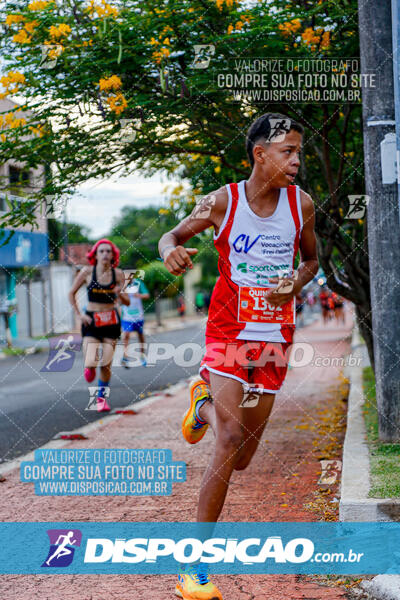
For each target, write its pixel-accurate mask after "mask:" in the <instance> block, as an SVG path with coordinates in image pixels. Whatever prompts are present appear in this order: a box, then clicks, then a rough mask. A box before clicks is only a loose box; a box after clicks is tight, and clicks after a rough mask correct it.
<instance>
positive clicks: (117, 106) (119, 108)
mask: <svg viewBox="0 0 400 600" xmlns="http://www.w3.org/2000/svg"><path fill="white" fill-rule="evenodd" d="M106 102H107V104H108V105H109V107H110V109H111V110H112V111H113V112H115V113H116V114H117V115H119V114H121V113H122V112H124V110H125V108H126V107H127V106H128V103H127V101H126V99H125V96H124V95H123V94H122V93H121V92H117V93H116V94H115V95H114V96H109V97H108V98H106Z"/></svg>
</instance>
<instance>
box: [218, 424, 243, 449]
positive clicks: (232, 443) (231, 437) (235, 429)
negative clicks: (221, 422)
mask: <svg viewBox="0 0 400 600" xmlns="http://www.w3.org/2000/svg"><path fill="white" fill-rule="evenodd" d="M217 439H218V440H219V441H220V442H221V444H222V445H223V446H224V447H225V448H230V449H235V450H236V449H238V448H240V446H241V445H242V444H243V439H244V437H243V431H242V428H241V427H240V426H239V425H238V426H236V425H235V426H232V427H230V426H229V425H228V424H226V425H225V427H224V429H223V430H222V431H221V432H220V433H219V434H218V436H217Z"/></svg>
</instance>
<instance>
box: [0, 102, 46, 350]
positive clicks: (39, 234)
mask: <svg viewBox="0 0 400 600" xmlns="http://www.w3.org/2000/svg"><path fill="white" fill-rule="evenodd" d="M17 106H18V104H17V103H15V102H13V101H11V100H9V99H1V100H0V114H3V115H4V114H7V113H8V112H11V111H12V110H14V109H15V108H16V107H17ZM18 116H19V117H24V116H25V118H26V117H27V116H29V113H28V111H21V112H19V113H18ZM44 182H45V168H44V166H38V167H37V168H34V169H33V168H29V169H28V168H26V167H25V166H24V165H23V164H21V163H20V162H18V161H16V160H15V161H14V160H8V161H7V162H5V163H3V164H1V165H0V223H1V216H2V215H4V214H5V213H6V212H7V211H8V210H9V208H8V206H7V200H8V201H11V202H15V203H17V202H20V201H21V198H26V197H27V196H29V195H30V194H32V193H34V192H35V191H37V190H38V189H40V188H42V187H43V186H44ZM6 190H7V191H6ZM42 212H43V214H42ZM35 216H36V222H37V228H35V230H34V231H32V228H31V226H30V225H26V226H22V227H18V228H17V229H14V230H11V229H5V228H1V225H0V233H1V239H0V313H2V314H1V315H0V316H2V317H4V313H5V312H7V311H9V312H11V311H12V307H13V306H14V305H16V303H17V289H16V283H17V281H18V279H19V278H21V274H23V267H29V268H30V269H31V271H30V273H29V277H30V278H31V279H32V280H34V279H35V278H36V279H37V280H43V279H44V277H43V273H44V272H45V271H46V270H48V268H49V244H48V232H47V218H46V214H45V211H41V210H40V208H38V209H37V211H36V215H35ZM11 233H12V235H10V234H11ZM32 274H34V277H32ZM30 300H32V298H31V299H30ZM40 303H43V298H42V299H41V300H40ZM20 314H21V307H19V308H18V306H17V309H16V311H14V312H13V313H12V314H11V316H10V317H9V327H10V330H11V337H12V338H13V339H16V338H17V337H18V334H19V332H18V320H19V315H20ZM30 318H31V319H33V316H32V315H31V316H30ZM4 337H5V319H3V318H1V319H0V340H1V339H3V340H4Z"/></svg>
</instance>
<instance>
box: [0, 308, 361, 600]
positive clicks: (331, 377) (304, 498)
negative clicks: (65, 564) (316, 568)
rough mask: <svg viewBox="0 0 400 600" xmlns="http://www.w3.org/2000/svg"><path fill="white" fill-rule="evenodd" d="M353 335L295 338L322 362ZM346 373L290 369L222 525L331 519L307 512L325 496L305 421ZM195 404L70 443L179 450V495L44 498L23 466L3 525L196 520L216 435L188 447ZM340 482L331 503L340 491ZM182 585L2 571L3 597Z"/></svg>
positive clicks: (229, 581)
mask: <svg viewBox="0 0 400 600" xmlns="http://www.w3.org/2000/svg"><path fill="white" fill-rule="evenodd" d="M348 317H349V315H348ZM350 333H351V323H350V318H348V321H347V324H346V326H339V325H336V324H334V323H330V324H328V325H322V323H321V322H317V323H316V324H313V325H311V326H309V327H307V328H304V329H301V330H299V331H298V332H297V333H296V337H297V339H296V341H307V342H310V343H313V345H314V347H315V351H316V354H319V355H321V356H333V357H340V356H343V355H345V354H346V353H348V352H349V351H350V343H349V335H350ZM340 371H341V367H339V366H328V367H313V366H306V367H300V368H293V369H291V370H290V371H289V373H288V376H287V379H286V381H285V384H284V387H283V388H282V390H281V392H280V393H279V395H278V396H277V397H276V400H275V404H274V407H273V410H272V413H271V416H270V419H269V423H268V425H267V427H266V430H265V432H264V435H263V438H262V440H261V443H260V447H259V449H258V451H257V454H256V455H255V457H254V459H253V462H252V463H251V465H250V467H249V468H248V469H247V470H246V471H241V472H235V473H234V475H233V477H232V481H231V486H230V489H229V492H228V496H227V499H226V503H225V507H224V509H223V513H222V515H221V520H222V521H319V520H323V516H321V513H319V514H318V512H316V511H310V510H307V509H306V507H305V505H306V504H307V503H309V502H312V501H313V500H314V499H315V497H316V494H318V485H317V481H318V479H319V476H320V473H321V468H320V463H319V458H321V456H318V454H316V452H315V447H316V446H315V443H314V445H313V443H312V442H313V441H314V440H316V439H317V433H316V431H315V430H314V429H313V426H311V427H310V428H307V427H304V422H307V423H311V424H314V425H315V424H316V422H317V421H318V414H319V413H318V411H324V410H329V408H330V406H332V404H333V403H334V402H335V401H336V402H337V401H338V393H337V390H338V389H339V386H340ZM335 399H336V400H335ZM187 403H188V397H187V391H186V390H185V389H182V390H181V391H178V392H177V393H176V394H175V395H174V396H172V397H171V396H170V397H167V396H166V395H164V396H163V397H161V398H160V399H157V400H156V401H155V402H154V403H153V404H151V405H149V406H147V407H144V408H143V409H142V410H141V411H140V412H139V413H138V414H137V415H136V416H135V418H134V419H130V418H126V417H124V416H123V415H122V416H121V417H119V418H117V419H115V418H114V420H113V421H111V422H109V423H108V424H107V419H106V420H105V422H104V425H102V426H101V427H99V428H97V429H95V430H93V431H92V432H90V434H89V439H88V440H82V441H81V440H74V441H71V442H68V443H67V444H66V446H65V448H171V449H172V451H173V458H174V460H184V461H185V462H186V463H187V475H188V480H187V481H186V482H185V483H183V484H174V491H173V495H172V496H167V497H147V498H146V497H143V498H141V497H129V496H128V497H118V496H115V497H89V498H88V497H79V496H76V497H60V496H55V497H38V496H35V494H34V491H33V484H26V483H20V482H19V470H15V471H13V472H10V473H9V474H7V479H6V481H5V482H4V483H2V484H1V492H2V502H1V504H0V519H1V521H6V522H9V521H50V520H51V521H193V520H194V518H195V509H196V501H197V494H198V491H199V487H200V481H201V477H202V474H203V471H204V469H205V467H206V465H207V462H208V459H209V456H210V452H211V448H212V445H211V444H210V443H209V442H210V441H211V438H212V433H211V431H209V432H208V433H207V434H206V438H205V440H203V441H201V442H200V443H199V444H198V445H194V446H190V445H188V444H186V443H184V442H183V439H182V437H181V432H180V425H181V419H182V413H183V411H184V410H185V408H186V407H187ZM343 404H344V403H343ZM343 415H344V416H345V412H343ZM302 424H303V425H302ZM299 426H300V428H296V427H299ZM317 429H318V428H316V430H317ZM207 438H208V441H207ZM326 441H329V440H326ZM342 441H343V432H342V433H341V434H339V435H338V437H337V442H336V445H335V448H336V455H335V456H334V457H332V458H340V456H341V443H342ZM316 443H317V444H318V442H316ZM325 445H326V444H325ZM322 458H330V456H323V457H322ZM338 483H339V482H337V484H335V486H334V491H333V492H332V495H331V496H330V497H329V498H330V499H331V498H333V496H334V493H336V494H337V493H338V492H337V490H338ZM332 487H333V486H332ZM337 512H338V511H337V510H336V507H335V510H333V512H332V514H333V517H332V518H333V520H336V519H337ZM343 578H345V577H343ZM213 580H214V581H215V583H216V584H217V585H218V587H219V588H220V590H221V592H222V594H223V597H224V600H282V598H285V599H288V600H320V599H324V600H325V599H326V600H339V599H340V598H346V595H345V592H346V589H345V587H339V586H336V587H327V586H326V585H322V584H320V583H318V581H317V580H316V578H313V577H312V576H305V575H255V576H250V575H229V576H228V575H219V576H215V577H214V578H213ZM175 582H176V577H175V576H170V575H163V576H154V575H153V576H140V575H136V576H135V575H68V576H64V575H53V576H49V575H3V576H0V592H1V593H0V598H1V600H16V599H18V600H28V599H29V600H36V599H40V600H56V599H57V600H59V599H60V598H62V599H63V600H72V599H74V600H76V599H79V600H117V599H118V600H136V599H140V600H171V599H172V598H174V597H175V595H174V587H175Z"/></svg>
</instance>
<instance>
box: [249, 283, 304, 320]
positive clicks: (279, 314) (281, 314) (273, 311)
mask: <svg viewBox="0 0 400 600" xmlns="http://www.w3.org/2000/svg"><path fill="white" fill-rule="evenodd" d="M270 289H272V288H265V287H240V288H239V315H238V321H239V323H280V324H282V325H294V323H295V306H294V298H292V300H290V302H287V304H283V305H282V306H273V305H272V304H269V303H268V298H267V297H266V295H267V292H268V291H269V290H270Z"/></svg>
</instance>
